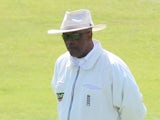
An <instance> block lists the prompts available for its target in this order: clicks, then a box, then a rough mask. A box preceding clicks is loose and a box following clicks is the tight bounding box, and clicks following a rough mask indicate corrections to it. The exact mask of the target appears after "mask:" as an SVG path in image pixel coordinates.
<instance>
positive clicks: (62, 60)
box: [56, 52, 70, 66]
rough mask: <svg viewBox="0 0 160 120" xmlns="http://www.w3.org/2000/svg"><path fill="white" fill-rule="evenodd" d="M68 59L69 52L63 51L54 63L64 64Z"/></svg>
mask: <svg viewBox="0 0 160 120" xmlns="http://www.w3.org/2000/svg"><path fill="white" fill-rule="evenodd" d="M69 59H70V54H69V52H65V53H64V54H62V55H61V56H59V57H58V58H57V60H56V65H57V66H60V65H62V64H66V63H67V61H68V60H69Z"/></svg>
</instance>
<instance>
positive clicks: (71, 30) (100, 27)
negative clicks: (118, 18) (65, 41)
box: [48, 24, 106, 34]
mask: <svg viewBox="0 0 160 120" xmlns="http://www.w3.org/2000/svg"><path fill="white" fill-rule="evenodd" d="M88 28H92V31H93V32H96V31H100V30H103V29H105V28H106V25H105V24H99V25H94V26H89V27H82V28H76V29H70V30H56V29H51V30H48V34H60V33H67V32H74V31H79V30H84V29H88Z"/></svg>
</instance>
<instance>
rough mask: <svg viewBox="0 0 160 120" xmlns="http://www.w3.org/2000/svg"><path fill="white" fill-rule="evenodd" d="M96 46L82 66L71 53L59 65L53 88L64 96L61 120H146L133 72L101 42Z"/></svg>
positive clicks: (60, 109) (60, 107)
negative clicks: (73, 59) (72, 59)
mask: <svg viewBox="0 0 160 120" xmlns="http://www.w3.org/2000/svg"><path fill="white" fill-rule="evenodd" d="M95 46H97V48H96V50H94V49H93V53H92V52H91V54H90V56H89V57H88V58H87V59H86V60H85V62H82V63H83V64H81V65H80V66H77V64H75V63H74V62H73V61H71V59H70V58H71V56H70V54H69V52H66V53H65V54H63V55H62V56H60V57H59V58H58V59H57V61H56V65H55V72H54V77H53V80H52V86H53V89H54V91H55V93H56V94H57V93H63V94H64V95H63V97H62V99H61V101H59V102H58V113H59V120H143V119H144V116H145V113H146V108H145V106H144V104H143V101H142V94H141V93H140V91H139V88H138V86H137V84H136V81H135V79H134V77H133V76H132V74H131V72H130V70H129V68H128V67H127V65H126V64H125V63H124V62H123V61H122V60H121V59H120V58H119V57H117V56H116V55H114V54H112V53H110V52H108V51H106V50H104V49H103V48H102V47H101V45H100V43H99V42H96V45H95Z"/></svg>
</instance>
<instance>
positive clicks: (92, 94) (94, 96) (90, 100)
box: [83, 83, 102, 108]
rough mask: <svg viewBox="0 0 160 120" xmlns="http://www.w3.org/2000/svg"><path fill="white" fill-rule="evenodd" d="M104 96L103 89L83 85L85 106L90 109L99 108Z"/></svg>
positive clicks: (91, 85)
mask: <svg viewBox="0 0 160 120" xmlns="http://www.w3.org/2000/svg"><path fill="white" fill-rule="evenodd" d="M101 94H102V89H101V87H100V86H98V85H93V84H88V83H85V84H83V95H84V98H83V100H84V103H85V104H84V105H85V106H86V107H88V108H94V107H96V106H97V104H98V101H99V99H100V98H99V97H100V96H101Z"/></svg>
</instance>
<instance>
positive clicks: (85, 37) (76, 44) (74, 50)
mask: <svg viewBox="0 0 160 120" xmlns="http://www.w3.org/2000/svg"><path fill="white" fill-rule="evenodd" d="M74 33H80V38H79V39H67V40H64V43H65V45H66V47H67V50H68V51H69V53H70V54H71V56H73V57H77V58H82V57H85V56H86V55H87V54H88V53H89V52H90V51H91V50H92V48H93V46H94V45H93V41H92V29H91V28H89V29H85V30H80V31H76V32H68V33H63V34H66V35H68V36H69V35H72V34H74Z"/></svg>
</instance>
